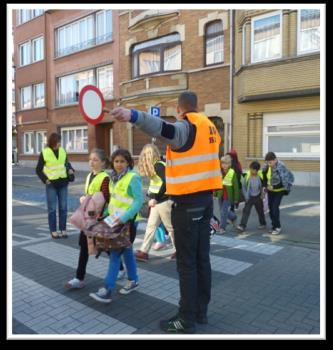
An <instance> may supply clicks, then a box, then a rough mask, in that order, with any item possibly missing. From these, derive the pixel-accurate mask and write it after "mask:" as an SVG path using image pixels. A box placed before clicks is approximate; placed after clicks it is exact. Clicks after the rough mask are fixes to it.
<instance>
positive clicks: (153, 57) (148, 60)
mask: <svg viewBox="0 0 333 350" xmlns="http://www.w3.org/2000/svg"><path fill="white" fill-rule="evenodd" d="M139 67H140V70H139V71H140V75H144V74H149V73H154V72H159V71H160V50H155V51H149V52H141V53H140V54H139Z"/></svg>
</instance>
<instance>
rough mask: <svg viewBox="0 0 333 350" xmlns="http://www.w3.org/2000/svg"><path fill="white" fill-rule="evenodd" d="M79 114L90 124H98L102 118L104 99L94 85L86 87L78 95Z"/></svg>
mask: <svg viewBox="0 0 333 350" xmlns="http://www.w3.org/2000/svg"><path fill="white" fill-rule="evenodd" d="M79 107H80V113H81V114H82V116H83V118H84V119H85V120H86V121H87V122H88V123H90V124H94V125H96V124H98V123H99V122H100V121H101V120H102V119H103V117H104V112H103V109H104V107H105V101H104V97H103V95H102V93H101V91H100V90H99V89H98V88H97V87H96V86H94V85H86V86H85V87H83V88H82V90H81V91H80V95H79Z"/></svg>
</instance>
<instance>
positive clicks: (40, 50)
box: [32, 37, 44, 62]
mask: <svg viewBox="0 0 333 350" xmlns="http://www.w3.org/2000/svg"><path fill="white" fill-rule="evenodd" d="M42 59H44V38H43V37H40V38H37V39H34V40H33V41H32V61H33V62H36V61H40V60H42Z"/></svg>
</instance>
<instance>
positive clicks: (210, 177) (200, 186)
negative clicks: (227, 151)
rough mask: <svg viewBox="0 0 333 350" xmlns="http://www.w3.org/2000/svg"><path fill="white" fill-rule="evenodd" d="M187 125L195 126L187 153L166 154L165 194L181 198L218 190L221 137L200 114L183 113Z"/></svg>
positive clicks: (220, 179) (168, 150) (220, 183)
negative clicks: (194, 133)
mask: <svg viewBox="0 0 333 350" xmlns="http://www.w3.org/2000/svg"><path fill="white" fill-rule="evenodd" d="M186 117H187V119H188V121H189V122H190V123H191V124H193V125H195V126H196V130H197V132H196V136H195V140H194V144H193V146H192V148H191V149H189V150H188V151H185V152H176V151H173V150H172V149H171V147H170V145H168V146H167V150H166V168H165V174H166V176H165V179H166V192H167V193H168V194H169V195H175V196H177V195H183V194H190V193H196V192H201V191H208V190H217V189H221V188H222V177H221V165H220V159H219V145H220V142H221V137H220V135H219V133H218V131H217V129H216V127H215V125H214V124H213V123H212V122H211V121H210V120H209V119H208V117H207V116H205V115H204V114H200V113H193V112H191V113H186Z"/></svg>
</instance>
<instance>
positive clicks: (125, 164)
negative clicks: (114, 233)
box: [89, 149, 143, 303]
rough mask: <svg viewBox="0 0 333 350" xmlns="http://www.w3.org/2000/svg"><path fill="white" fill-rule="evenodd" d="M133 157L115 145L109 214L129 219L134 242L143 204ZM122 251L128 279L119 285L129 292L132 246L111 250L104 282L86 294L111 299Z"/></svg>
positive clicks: (133, 275)
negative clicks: (93, 291) (116, 148)
mask: <svg viewBox="0 0 333 350" xmlns="http://www.w3.org/2000/svg"><path fill="white" fill-rule="evenodd" d="M133 167H134V161H133V158H132V157H131V155H130V153H129V152H128V151H127V150H124V149H118V150H116V151H115V152H113V154H112V155H111V169H112V172H111V181H110V204H109V208H108V210H109V215H110V216H114V215H116V219H115V220H114V222H119V223H126V222H130V224H131V225H130V227H131V229H130V236H131V237H130V241H131V243H133V242H134V239H135V235H136V228H135V224H134V221H135V218H136V216H137V214H138V212H139V210H140V208H141V206H142V204H143V195H142V183H141V177H140V176H139V175H138V174H137V173H136V172H134V171H133V170H132V169H133ZM122 255H123V258H124V261H125V265H126V270H127V275H128V283H127V285H126V286H125V287H124V288H122V289H121V290H120V291H119V293H120V294H129V293H131V292H132V291H134V290H135V289H137V288H138V287H139V283H138V275H137V269H136V261H135V257H134V254H133V247H132V246H130V247H128V248H124V249H119V250H113V251H111V254H110V262H109V269H108V273H107V276H106V278H105V286H104V287H103V288H100V289H99V290H98V292H96V293H90V294H89V296H90V297H92V298H93V299H95V300H97V301H99V302H101V303H110V302H111V301H112V299H111V295H112V293H113V292H114V290H115V287H116V280H117V276H118V272H119V267H120V258H121V256H122Z"/></svg>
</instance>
